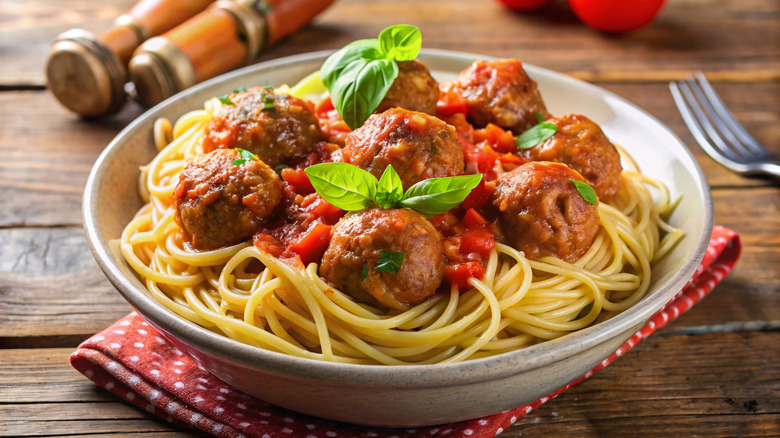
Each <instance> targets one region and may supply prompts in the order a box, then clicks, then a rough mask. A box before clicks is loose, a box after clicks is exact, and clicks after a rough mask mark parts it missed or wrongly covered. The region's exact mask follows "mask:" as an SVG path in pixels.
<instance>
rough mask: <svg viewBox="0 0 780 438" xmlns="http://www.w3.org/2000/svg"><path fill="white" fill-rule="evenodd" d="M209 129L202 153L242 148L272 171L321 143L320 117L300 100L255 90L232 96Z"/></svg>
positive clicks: (221, 107) (210, 123)
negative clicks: (255, 156)
mask: <svg viewBox="0 0 780 438" xmlns="http://www.w3.org/2000/svg"><path fill="white" fill-rule="evenodd" d="M230 101H231V102H232V105H231V104H224V105H221V106H220V107H219V109H217V110H216V111H215V113H214V118H213V119H212V120H211V121H210V122H209V124H208V126H207V127H206V135H205V137H204V139H203V151H204V152H211V151H213V150H215V149H220V148H242V149H246V150H248V151H250V152H252V153H253V154H255V155H257V156H258V157H260V159H261V160H262V161H263V162H264V163H266V164H268V165H269V166H271V167H275V166H277V165H279V164H287V163H288V162H289V161H290V160H291V159H295V158H299V157H302V156H303V155H305V154H306V153H307V152H308V151H309V150H310V149H311V148H312V147H313V146H314V145H315V144H316V143H317V142H319V141H320V140H321V139H322V131H321V130H320V125H319V122H318V121H317V117H316V116H315V115H314V112H313V111H312V109H311V107H310V106H309V105H308V104H307V103H306V102H304V101H303V100H301V99H298V98H297V97H294V96H290V95H287V94H275V93H274V92H273V90H271V88H269V87H264V88H261V87H255V88H251V89H249V90H247V91H242V92H239V93H234V94H233V95H231V96H230Z"/></svg>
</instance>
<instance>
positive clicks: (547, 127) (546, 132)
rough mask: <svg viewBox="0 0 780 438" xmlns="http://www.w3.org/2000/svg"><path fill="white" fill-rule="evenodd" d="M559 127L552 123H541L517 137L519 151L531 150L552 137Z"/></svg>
mask: <svg viewBox="0 0 780 438" xmlns="http://www.w3.org/2000/svg"><path fill="white" fill-rule="evenodd" d="M557 131H558V127H557V126H555V125H554V124H552V123H550V122H541V123H538V124H536V125H534V126H533V127H531V129H529V130H527V131H525V132H523V133H522V134H520V135H518V136H517V137H515V143H516V144H517V148H518V149H530V148H532V147H534V146H536V145H538V144H539V143H541V142H543V141H545V140H547V139H548V138H550V137H552V136H553V134H555V133H556V132H557Z"/></svg>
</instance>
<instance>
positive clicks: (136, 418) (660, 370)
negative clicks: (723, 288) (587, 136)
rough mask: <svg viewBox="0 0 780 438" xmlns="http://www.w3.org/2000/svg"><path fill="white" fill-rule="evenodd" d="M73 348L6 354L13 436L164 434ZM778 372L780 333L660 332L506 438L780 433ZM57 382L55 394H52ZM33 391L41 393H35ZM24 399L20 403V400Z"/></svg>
mask: <svg viewBox="0 0 780 438" xmlns="http://www.w3.org/2000/svg"><path fill="white" fill-rule="evenodd" d="M69 351H70V350H69V349H25V350H5V351H4V354H2V355H0V370H2V371H3V375H8V376H16V377H15V378H11V377H7V378H0V390H1V391H0V394H3V396H2V398H0V403H2V404H0V417H2V418H4V419H6V418H7V419H10V420H11V424H12V425H13V426H14V427H15V429H12V431H16V432H20V431H24V430H36V431H37V432H38V433H39V434H41V435H46V434H47V433H48V434H52V433H53V432H52V431H53V430H54V429H52V427H54V425H55V424H56V423H57V422H58V421H60V422H61V423H62V424H65V427H68V429H66V430H68V431H71V432H74V433H75V432H81V433H83V432H84V431H86V430H89V431H91V432H92V433H97V431H102V432H105V433H114V434H117V435H121V434H122V433H123V432H130V431H148V430H163V426H165V425H164V424H162V423H159V424H158V423H156V422H154V421H150V420H148V417H146V416H145V414H143V413H141V412H140V411H136V410H135V409H134V408H131V407H129V406H127V405H125V404H123V403H114V402H106V401H105V399H103V398H102V397H101V399H99V400H98V399H96V397H94V396H92V395H90V392H91V391H98V392H103V391H102V390H94V389H87V390H85V389H84V387H86V388H94V387H93V385H92V384H91V383H90V382H89V381H87V380H86V378H83V377H80V375H79V374H78V373H77V372H76V371H75V370H73V369H71V368H70V367H69V365H68V364H67V362H66V361H65V360H63V358H64V357H66V355H67V354H68V353H69ZM31 364H44V365H43V366H37V365H33V368H34V370H33V371H32V372H31V371H30V370H29V369H30V367H31ZM37 368H43V369H41V370H37ZM778 373H780V332H777V331H774V332H753V333H719V334H706V335H700V336H675V335H669V336H658V334H656V335H653V336H652V337H650V338H649V339H646V340H644V341H642V342H640V343H639V344H638V345H637V346H636V347H635V348H634V349H633V350H631V351H630V352H629V353H627V354H626V355H625V356H623V357H621V358H619V359H618V360H616V361H615V362H614V363H613V364H611V365H610V366H608V367H607V368H605V369H603V370H601V371H599V372H598V373H596V374H595V375H593V376H592V377H591V378H590V379H588V380H586V381H584V382H582V383H580V384H579V385H577V386H575V387H573V388H571V389H570V390H568V391H566V392H565V393H563V394H562V395H560V396H559V397H557V398H555V399H553V400H551V401H549V402H548V403H546V404H545V405H542V406H541V407H540V408H539V409H537V410H536V411H534V412H532V413H531V414H529V415H528V416H526V417H523V418H521V419H519V420H518V421H517V423H516V424H515V425H514V426H512V427H510V428H509V429H507V431H506V432H504V434H503V435H501V436H502V437H504V438H508V437H520V436H523V437H536V436H539V437H541V436H563V435H565V436H575V437H591V436H593V437H595V436H607V435H608V436H615V435H631V436H693V435H695V434H697V433H702V432H703V431H706V432H707V434H708V436H723V437H730V436H771V435H776V434H778V433H780V381H778V380H777V379H776V378H774V376H777V375H778ZM74 376H75V378H74ZM746 376H750V377H749V378H746ZM79 378H80V379H81V384H79V382H78V379H79ZM49 386H50V387H51V388H52V390H51V391H48V392H47V391H45V389H44V388H46V387H49ZM28 388H29V389H30V391H31V392H32V394H30V395H29V396H26V395H24V392H25V391H26V390H27V389H28ZM6 394H7V395H6ZM16 396H18V397H21V399H20V400H14V399H13V397H16ZM108 397H109V398H113V396H111V395H108ZM25 401H29V402H31V403H32V404H27V403H24V402H25ZM134 411H135V412H134ZM6 415H8V416H6ZM64 420H67V421H64ZM71 426H73V427H72V428H71ZM133 428H137V429H133Z"/></svg>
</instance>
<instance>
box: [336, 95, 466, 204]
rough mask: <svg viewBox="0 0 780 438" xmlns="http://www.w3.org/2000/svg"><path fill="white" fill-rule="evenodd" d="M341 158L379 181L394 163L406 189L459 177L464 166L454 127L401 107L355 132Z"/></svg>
mask: <svg viewBox="0 0 780 438" xmlns="http://www.w3.org/2000/svg"><path fill="white" fill-rule="evenodd" d="M342 159H343V160H344V162H346V163H350V164H354V165H355V166H358V167H360V168H362V169H365V170H367V171H368V172H370V173H371V174H372V175H374V176H375V177H377V178H379V177H381V176H382V173H383V172H384V171H385V168H387V166H388V165H389V164H392V165H393V169H395V170H396V172H398V175H399V176H400V177H401V181H402V182H403V186H404V189H408V188H409V187H410V186H412V185H413V184H414V183H416V182H419V181H422V180H425V179H429V178H438V177H444V176H454V175H460V174H462V173H463V168H464V166H465V164H464V162H463V150H462V149H461V146H460V140H459V139H458V134H457V133H456V132H455V128H453V127H452V126H450V125H448V124H447V123H445V122H443V121H442V120H440V119H437V118H436V117H434V116H430V115H428V114H424V113H419V112H415V111H409V110H405V109H402V108H393V109H390V110H387V111H385V112H383V113H381V114H374V115H372V116H371V117H369V118H368V120H366V123H365V124H363V126H361V127H360V128H358V129H356V130H354V131H352V132H351V133H350V134H349V135H348V136H347V139H346V146H345V147H344V149H342Z"/></svg>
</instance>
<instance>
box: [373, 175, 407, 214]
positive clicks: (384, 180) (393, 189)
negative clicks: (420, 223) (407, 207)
mask: <svg viewBox="0 0 780 438" xmlns="http://www.w3.org/2000/svg"><path fill="white" fill-rule="evenodd" d="M403 196H404V187H403V183H402V182H401V177H400V176H398V172H396V171H395V169H393V165H392V164H391V165H388V166H387V168H386V169H385V171H384V173H382V177H381V178H379V185H378V186H377V188H376V205H378V206H379V207H381V208H384V209H387V208H393V206H394V205H395V203H396V202H398V201H400V200H401V198H403Z"/></svg>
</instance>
